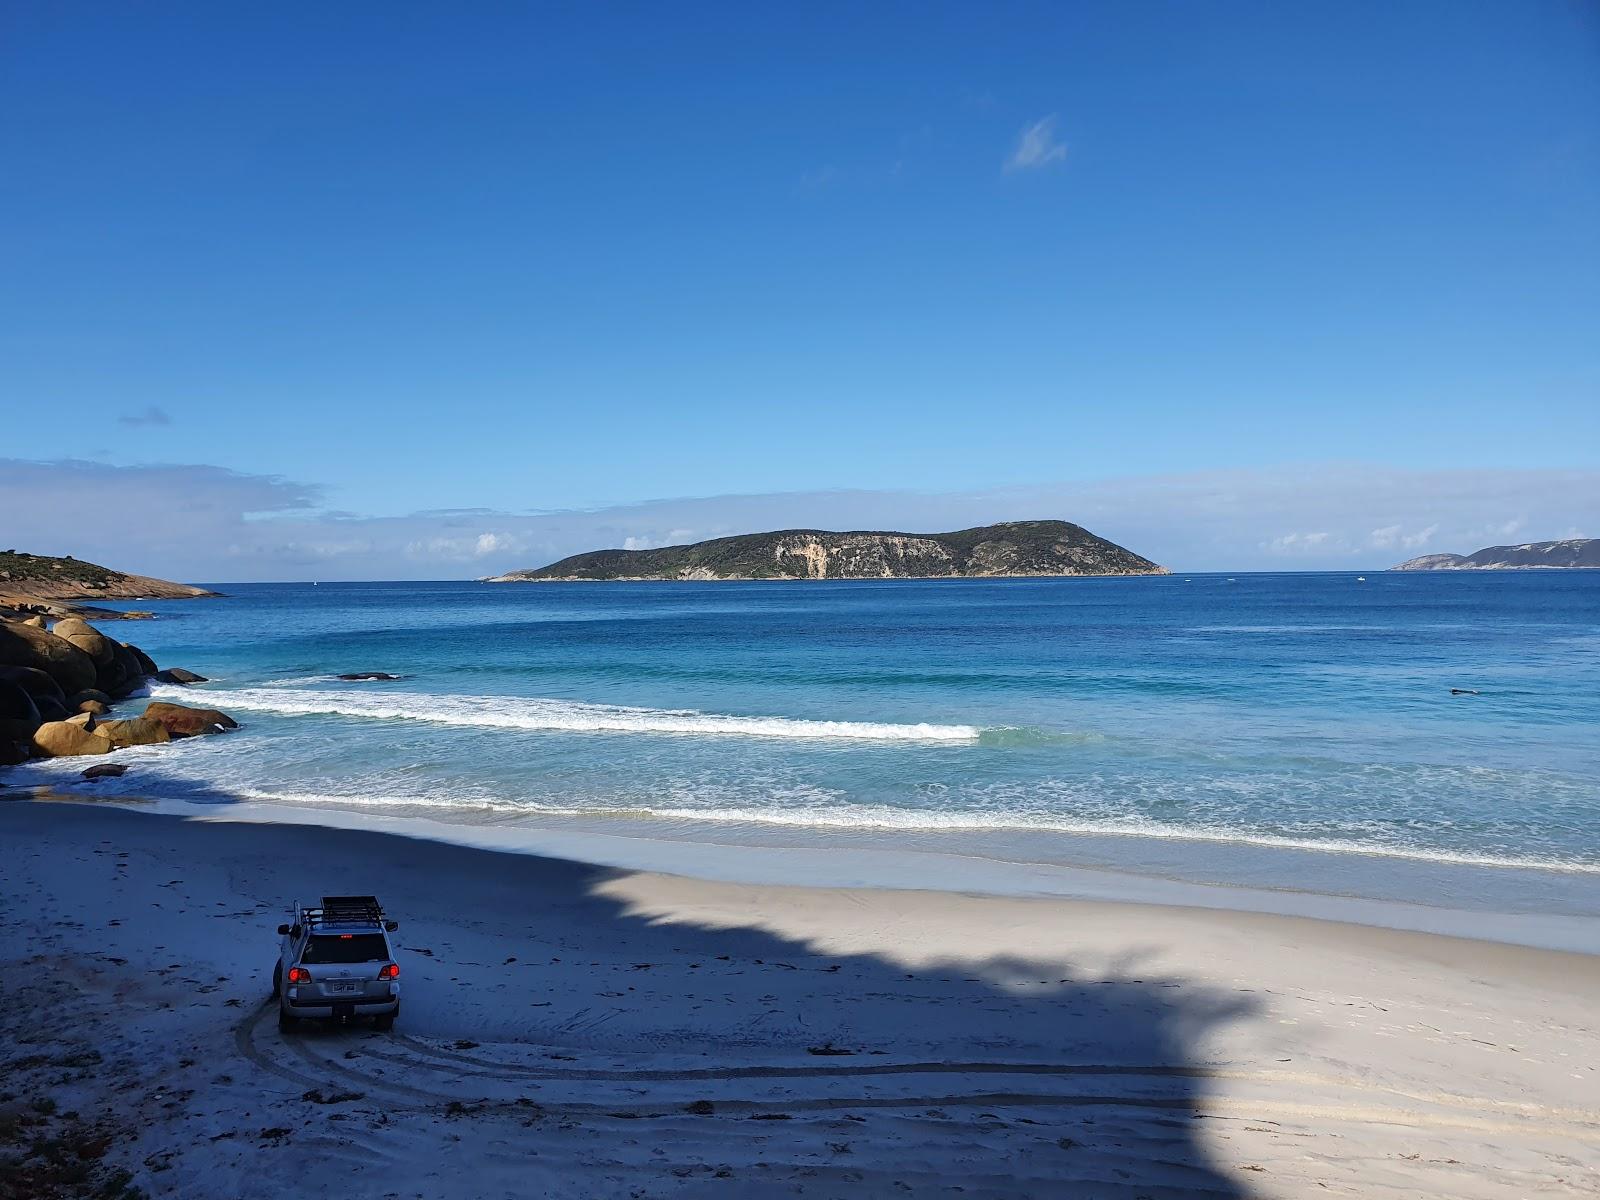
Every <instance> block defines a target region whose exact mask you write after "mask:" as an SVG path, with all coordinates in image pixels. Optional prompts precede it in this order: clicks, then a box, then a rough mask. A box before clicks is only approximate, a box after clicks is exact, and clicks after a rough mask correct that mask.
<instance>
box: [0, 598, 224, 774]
mask: <svg viewBox="0 0 1600 1200" xmlns="http://www.w3.org/2000/svg"><path fill="white" fill-rule="evenodd" d="M157 673H158V668H157V667H156V664H155V662H154V661H152V660H151V658H150V656H149V655H148V654H146V653H145V652H144V651H143V650H140V649H139V648H138V647H137V646H133V645H129V644H128V643H126V642H118V641H115V640H113V639H112V638H108V637H106V636H105V635H104V634H103V633H101V632H100V631H99V630H98V629H96V628H95V627H94V626H92V625H90V624H88V623H87V622H85V621H83V620H81V619H78V618H72V617H67V618H62V619H61V620H58V621H57V622H56V625H55V628H54V629H53V630H47V629H41V628H40V627H39V626H38V625H36V624H34V623H32V621H4V620H0V766H14V765H16V764H17V763H20V762H25V761H26V760H27V759H28V758H30V757H34V756H38V757H46V758H60V757H65V756H69V755H80V754H108V753H110V752H111V751H112V750H118V749H122V748H124V747H127V746H153V745H160V744H162V743H164V742H168V741H171V740H172V739H173V738H175V737H193V736H197V735H200V734H209V733H221V732H222V731H224V730H227V729H236V728H238V724H237V722H235V721H234V719H233V718H232V717H230V716H228V715H227V714H226V713H223V712H218V711H217V710H216V709H213V708H190V707H188V706H187V705H182V704H163V703H160V702H155V703H152V704H150V705H149V706H148V708H147V710H146V712H145V714H144V715H143V716H139V717H135V718H132V719H126V720H102V719H101V718H102V717H104V716H105V714H106V713H107V712H108V711H110V709H111V708H112V707H113V706H114V705H115V704H116V703H117V701H119V700H121V699H124V698H126V697H127V696H129V695H131V694H133V693H134V692H135V691H137V690H139V689H140V688H141V687H142V686H143V685H144V682H145V680H146V679H147V678H148V677H151V676H154V675H156V674H157ZM174 674H175V676H181V677H182V678H183V679H184V680H185V681H203V678H204V677H203V676H200V675H196V674H195V673H194V672H192V671H184V670H182V669H181V668H175V669H174Z"/></svg>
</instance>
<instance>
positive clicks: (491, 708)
mask: <svg viewBox="0 0 1600 1200" xmlns="http://www.w3.org/2000/svg"><path fill="white" fill-rule="evenodd" d="M153 694H155V695H157V696H160V697H162V698H163V699H182V698H184V697H186V696H187V697H189V698H191V699H192V698H194V696H195V695H196V693H195V692H194V691H192V690H190V689H187V688H176V687H160V688H156V689H154V693H153ZM203 694H204V695H205V697H206V699H207V701H208V702H210V703H214V704H216V705H218V706H220V707H222V708H237V709H241V710H244V711H247V712H269V713H278V714H281V715H284V716H310V715H328V714H332V715H337V716H344V717H363V718H368V719H371V720H406V721H427V722H431V723H433V724H438V725H464V726H476V727H481V728H498V729H526V730H560V731H563V732H569V733H656V734H685V735H714V736H715V735H725V736H736V737H761V738H833V739H841V738H842V739H849V740H854V741H881V742H973V741H977V740H978V737H979V735H980V734H981V733H982V731H981V730H980V729H978V727H977V726H975V725H932V724H927V723H921V724H899V723H893V722H886V721H811V720H804V719H801V718H796V717H740V716H729V715H726V714H722V713H703V712H696V711H694V710H693V709H658V708H628V707H625V706H622V705H616V704H588V703H585V702H583V701H580V700H552V699H545V698H541V697H528V698H521V697H513V696H432V695H428V694H426V693H422V692H391V691H384V692H373V693H365V694H363V693H355V692H333V691H315V690H311V689H304V690H297V689H293V688H283V687H272V688H265V687H262V688H232V689H221V688H218V689H212V688H207V689H205V691H204V693H203Z"/></svg>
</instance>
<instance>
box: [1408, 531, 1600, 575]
mask: <svg viewBox="0 0 1600 1200" xmlns="http://www.w3.org/2000/svg"><path fill="white" fill-rule="evenodd" d="M1539 567H1543V568H1555V569H1561V570H1574V569H1581V568H1585V567H1588V568H1591V569H1600V538H1565V539H1563V540H1561V541H1555V542H1523V543H1521V544H1520V545H1516V546H1486V547H1484V548H1483V549H1482V550H1478V551H1475V552H1473V553H1472V554H1424V555H1422V556H1421V557H1420V558H1411V559H1407V560H1406V561H1405V562H1403V563H1400V564H1398V565H1396V566H1393V567H1390V568H1389V569H1390V570H1391V571H1521V570H1527V569H1529V568H1539Z"/></svg>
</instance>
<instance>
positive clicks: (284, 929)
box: [278, 925, 289, 937]
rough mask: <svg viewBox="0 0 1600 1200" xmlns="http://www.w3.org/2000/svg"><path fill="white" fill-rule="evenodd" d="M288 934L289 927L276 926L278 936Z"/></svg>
mask: <svg viewBox="0 0 1600 1200" xmlns="http://www.w3.org/2000/svg"><path fill="white" fill-rule="evenodd" d="M288 932H289V927H288V926H287V925H279V926H278V936H280V937H282V936H283V935H285V934H287V933H288Z"/></svg>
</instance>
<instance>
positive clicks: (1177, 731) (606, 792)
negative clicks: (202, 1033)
mask: <svg viewBox="0 0 1600 1200" xmlns="http://www.w3.org/2000/svg"><path fill="white" fill-rule="evenodd" d="M220 586H222V588H223V590H225V591H227V592H228V593H229V598H228V599H225V600H219V601H199V602H167V603H150V604H146V605H143V607H149V608H154V609H156V610H158V611H159V613H160V618H159V619H158V620H156V621H152V622H148V623H141V624H137V625H133V624H129V625H126V626H123V627H122V628H121V633H122V636H125V637H129V638H131V639H132V640H135V641H137V642H139V643H140V644H141V645H143V646H144V647H145V648H146V649H147V650H149V651H150V652H151V653H152V654H153V655H154V656H155V657H156V658H157V659H158V660H159V661H161V662H162V663H163V664H164V665H182V666H187V667H189V668H191V669H193V670H197V671H200V672H201V673H203V674H206V675H209V676H211V677H212V678H213V682H212V683H210V684H207V685H205V686H204V687H202V688H194V689H175V688H174V689H164V688H163V689H157V691H158V693H160V694H166V693H168V692H170V693H171V694H172V695H173V697H174V698H177V697H178V696H179V693H182V694H183V696H182V698H184V699H187V700H189V701H190V702H198V701H200V699H201V697H202V696H204V699H205V702H207V703H211V704H214V705H216V706H217V707H220V708H223V709H225V710H227V711H229V712H232V713H233V714H234V715H236V716H237V717H238V718H239V719H240V720H241V721H242V722H243V723H244V725H245V728H244V729H243V730H241V731H240V732H239V733H237V734H234V735H230V736H229V737H227V738H224V739H213V740H207V741H201V742H190V743H185V744H181V745H178V746H175V747H171V748H167V749H163V750H159V751H141V752H137V759H138V762H139V764H140V769H136V770H135V771H131V772H130V773H129V774H128V775H127V776H126V777H125V778H124V779H123V780H122V781H120V782H118V783H116V784H101V785H97V786H98V787H99V788H100V789H101V790H102V791H105V792H110V791H114V790H116V789H121V790H122V791H124V792H126V793H128V794H134V793H136V792H137V791H138V789H139V788H140V786H141V775H143V776H144V782H145V785H146V786H148V780H149V777H150V776H149V772H150V771H155V770H159V772H160V773H161V775H162V776H163V778H164V779H166V780H168V781H172V780H176V781H178V782H179V783H181V784H182V785H183V788H180V789H179V790H180V791H182V790H184V788H187V789H188V791H189V794H191V795H192V797H193V798H195V799H196V800H214V799H216V798H217V797H218V796H219V794H220V795H228V796H240V797H248V798H253V799H262V800H271V801H277V802H283V803H289V804H300V805H313V806H325V805H335V806H337V807H341V808H351V809H362V810H367V811H381V812H384V813H388V814H394V815H401V816H404V815H408V814H411V815H427V816H430V817H433V818H435V819H442V820H446V821H458V822H477V823H482V822H518V821H544V822H551V821H555V822H566V823H568V824H571V823H578V824H580V825H584V826H586V827H598V828H602V829H607V828H612V829H624V828H627V829H633V830H640V831H643V832H646V833H649V834H652V835H655V836H664V837H667V838H676V839H683V838H690V839H693V838H703V839H718V840H724V841H726V840H729V839H738V838H745V839H760V838H763V837H765V838H767V839H768V840H772V841H775V842H781V843H784V844H788V843H791V842H794V841H795V840H796V839H798V840H799V841H802V842H809V843H810V844H819V843H820V844H827V843H829V842H833V841H839V840H841V839H843V840H847V841H849V842H850V843H851V844H857V843H859V842H860V841H861V839H863V838H867V839H873V840H874V841H875V842H877V843H884V842H886V841H887V842H893V841H895V840H896V839H899V840H900V841H901V842H903V843H904V844H908V845H910V844H922V845H926V844H928V839H933V840H934V841H935V842H937V843H938V845H939V846H940V847H941V848H943V849H952V848H954V849H959V850H960V851H961V852H963V853H968V854H975V855H977V856H980V857H990V858H995V859H1008V860H1013V861H1015V860H1022V861H1030V862H1088V863H1093V864H1096V865H1110V866H1115V867H1118V868H1121V869H1128V870H1133V871H1146V872H1150V873H1156V874H1163V875H1177V876H1180V877H1184V876H1188V877H1193V878H1202V879H1206V880H1209V881H1212V882H1220V883H1249V884H1251V885H1265V886H1272V887H1288V888H1294V887H1310V888H1313V889H1320V890H1328V891H1341V890H1342V891H1348V892H1351V893H1353V894H1360V895H1383V896H1390V897H1394V896H1399V897H1402V898H1417V899H1424V900H1432V899H1435V898H1436V897H1438V896H1439V895H1441V894H1451V893H1455V892H1458V891H1459V892H1460V893H1461V894H1462V896H1464V897H1466V898H1468V899H1472V898H1473V897H1478V898H1479V901H1480V902H1481V897H1482V894H1483V893H1484V890H1485V888H1486V887H1487V888H1488V890H1489V891H1490V892H1493V893H1494V895H1495V899H1494V902H1493V904H1494V906H1495V907H1500V908H1516V907H1523V908H1533V907H1544V906H1551V905H1554V906H1555V907H1558V908H1562V909H1567V910H1571V911H1582V912H1591V911H1600V902H1597V901H1596V899H1595V897H1596V896H1597V894H1600V835H1597V830H1600V736H1597V731H1600V572H1503V573H1483V574H1458V573H1439V574H1374V575H1369V576H1368V577H1367V578H1366V580H1365V581H1364V582H1362V581H1360V580H1358V579H1357V577H1356V576H1355V575H1353V574H1313V575H1307V574H1294V575H1238V576H1233V577H1228V576H1220V575H1194V576H1187V577H1186V576H1181V575H1178V576H1171V577H1166V578H1139V579H1082V580H1070V579H1069V580H1005V581H993V582H990V581H968V580H957V581H892V582H882V583H879V582H840V583H751V584H560V585H488V584H478V583H431V584H415V583H384V584H323V585H321V586H317V587H313V586H310V585H307V584H299V585H267V584H257V585H232V586H230V585H220ZM365 670H380V671H389V672H393V673H396V674H403V675H404V676H405V677H406V678H404V679H403V680H401V681H399V682H395V683H370V682H369V683H342V682H339V681H337V680H335V679H333V678H332V676H333V675H335V674H337V673H339V672H344V671H365ZM1452 688H1465V689H1474V690H1476V691H1477V692H1478V693H1479V694H1477V695H1452V694H1451V689H1452ZM130 761H134V759H132V758H130ZM146 763H148V768H146V767H145V765H144V764H146ZM74 767H75V764H70V763H57V764H45V765H42V766H38V767H30V768H26V769H25V770H23V771H20V772H18V773H17V775H18V776H19V778H18V779H17V781H18V782H25V781H27V780H28V779H35V780H41V781H44V780H50V781H58V780H60V779H62V778H65V777H66V776H67V774H68V773H70V772H72V771H73V770H74ZM169 790H170V789H169ZM1484 868H1492V870H1489V871H1488V872H1485V870H1484ZM1451 869H1456V871H1457V873H1455V874H1451V873H1450V871H1451ZM1441 871H1443V872H1445V874H1444V875H1442V876H1441V875H1440V872H1441ZM1486 877H1493V878H1494V880H1495V882H1493V883H1492V884H1488V885H1483V884H1479V883H1477V882H1474V881H1477V880H1480V879H1483V878H1486ZM946 883H947V884H948V886H960V883H959V881H958V880H952V881H946ZM1519 897H1521V898H1522V899H1521V900H1520V901H1519V899H1518V898H1519Z"/></svg>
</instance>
